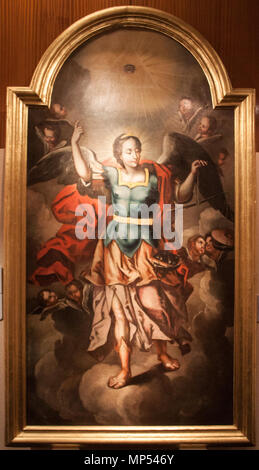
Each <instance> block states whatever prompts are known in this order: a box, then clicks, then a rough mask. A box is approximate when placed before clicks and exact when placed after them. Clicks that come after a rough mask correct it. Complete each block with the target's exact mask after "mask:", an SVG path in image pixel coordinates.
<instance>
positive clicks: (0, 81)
mask: <svg viewBox="0 0 259 470" xmlns="http://www.w3.org/2000/svg"><path fill="white" fill-rule="evenodd" d="M118 5H142V6H148V7H153V8H157V9H160V10H164V11H166V12H168V13H171V14H173V15H175V16H178V17H179V18H181V19H182V20H184V21H185V22H186V23H189V24H190V25H192V26H193V27H194V28H195V29H196V30H198V31H199V32H200V33H201V34H202V35H203V36H204V37H205V38H206V39H207V40H208V41H209V42H210V43H211V45H212V46H213V47H214V49H215V50H216V51H217V52H218V54H219V55H220V57H221V59H222V61H223V63H224V64H225V67H226V69H227V71H228V74H229V77H230V80H231V82H232V85H233V87H234V88H257V116H256V118H257V131H256V136H257V142H256V148H257V151H259V65H258V63H259V61H258V60H256V52H258V50H259V0H146V1H145V0H132V1H130V0H126V1H123V0H0V19H1V27H0V58H1V73H0V113H1V114H0V147H4V145H5V106H6V105H5V96H6V87H7V86H27V85H29V83H30V80H31V77H32V74H33V72H34V69H35V67H36V65H37V63H38V62H39V60H40V58H41V56H42V54H43V53H44V51H45V50H46V49H47V47H48V46H49V45H50V44H51V42H52V41H53V40H54V39H55V38H56V37H57V36H58V35H59V34H60V33H61V32H62V31H64V29H66V28H67V27H68V26H70V25H71V24H72V23H74V22H75V21H76V20H78V19H79V18H81V17H83V16H85V15H87V14H89V13H92V12H94V11H96V10H101V9H103V8H108V7H112V6H118ZM256 49H257V51H256Z"/></svg>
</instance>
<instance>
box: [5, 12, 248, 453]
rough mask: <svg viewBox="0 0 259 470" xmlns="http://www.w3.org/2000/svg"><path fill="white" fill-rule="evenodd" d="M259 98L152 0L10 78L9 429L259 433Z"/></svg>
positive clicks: (53, 440)
mask: <svg viewBox="0 0 259 470" xmlns="http://www.w3.org/2000/svg"><path fill="white" fill-rule="evenodd" d="M254 103H255V97H254V90H250V89H241V90H240V89H232V87H231V83H230V81H229V78H228V75H227V72H226V70H225V68H224V66H223V64H222V62H221V60H220V58H219V57H218V55H217V54H216V52H215V51H214V50H213V49H212V47H211V46H210V45H209V44H208V42H207V41H206V40H205V39H204V38H202V37H201V36H200V35H199V33H197V32H196V31H194V30H193V29H192V28H191V27H190V26H188V25H186V24H185V23H183V22H182V21H181V20H179V19H177V18H175V17H172V16H169V15H167V14H165V13H164V12H161V11H158V10H154V9H149V8H145V7H116V8H111V9H107V10H103V11H99V12H97V13H94V14H92V15H90V16H87V17H85V18H82V19H81V20H80V21H78V22H76V23H75V24H74V25H72V26H71V27H69V28H68V29H67V30H66V31H65V32H64V33H63V34H61V36H59V37H58V38H57V39H56V40H55V41H54V42H53V44H52V45H51V46H50V47H49V49H48V50H47V51H46V53H45V54H44V56H43V57H42V59H41V61H40V63H39V65H38V67H37V68H36V70H35V73H34V75H33V78H32V81H31V85H30V87H28V88H9V89H8V92H7V104H8V120H7V142H6V168H5V271H4V292H5V301H4V302H5V303H4V308H5V316H6V325H7V328H6V371H7V372H6V379H7V396H6V409H7V432H6V434H7V443H8V444H9V445H19V446H21V445H27V446H28V445H29V446H33V445H37V446H39V445H42V446H43V445H47V444H51V445H53V446H55V445H57V444H59V445H63V446H65V445H67V444H76V445H79V446H80V445H81V446H83V445H87V444H89V443H91V444H93V443H95V444H102V443H119V442H124V444H125V443H126V444H132V443H136V444H140V443H147V442H148V443H149V444H156V445H157V444H162V445H163V444H165V443H166V444H167V445H172V446H183V445H187V444H188V445H190V446H191V445H192V444H194V443H196V444H197V443H198V444H200V445H202V444H203V445H204V444H206V445H209V444H210V445H216V444H221V445H222V444H232V445H238V444H240V445H244V444H251V443H253V442H254V406H255V403H254V381H255V295H254V278H255V275H254V273H255V269H254V268H255V254H254V253H255V251H254V238H255V237H254V214H255V212H254V211H255V202H254V201H255V158H254V156H255V155H254V154H255V152H254V117H253V113H254Z"/></svg>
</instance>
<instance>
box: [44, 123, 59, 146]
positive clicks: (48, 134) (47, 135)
mask: <svg viewBox="0 0 259 470" xmlns="http://www.w3.org/2000/svg"><path fill="white" fill-rule="evenodd" d="M43 133H44V140H45V142H47V144H49V146H50V148H51V147H54V146H55V145H56V140H57V137H56V135H55V132H54V131H53V130H52V129H47V128H45V129H44V131H43Z"/></svg>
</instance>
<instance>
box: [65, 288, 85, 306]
mask: <svg viewBox="0 0 259 470" xmlns="http://www.w3.org/2000/svg"><path fill="white" fill-rule="evenodd" d="M67 297H68V298H69V299H71V300H73V301H74V302H76V303H77V304H80V303H81V302H82V291H81V290H80V289H79V288H78V287H77V286H74V285H71V286H69V287H68V288H67Z"/></svg>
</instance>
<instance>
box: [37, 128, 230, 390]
mask: <svg viewBox="0 0 259 470" xmlns="http://www.w3.org/2000/svg"><path fill="white" fill-rule="evenodd" d="M83 133H84V130H83V128H82V127H81V126H80V124H79V122H76V124H75V127H74V132H73V135H72V139H71V149H68V150H67V151H66V150H65V149H62V151H63V153H62V154H60V153H59V151H57V152H53V155H52V156H50V155H48V157H47V158H48V164H46V160H44V158H43V159H42V160H41V161H39V163H38V169H39V172H40V173H42V170H43V168H44V171H45V176H44V178H48V179H50V178H53V177H57V167H58V166H59V170H61V172H62V171H63V172H64V171H65V168H66V167H67V166H68V167H69V168H72V171H71V183H73V184H70V185H67V186H65V188H64V189H63V190H61V192H60V193H59V194H58V196H57V197H56V199H55V200H54V202H53V204H52V209H53V212H54V215H55V217H56V218H57V220H58V221H59V222H61V223H62V226H61V228H60V230H59V232H58V233H57V235H56V237H54V238H52V239H50V240H49V241H48V242H47V243H46V244H45V246H44V247H43V248H42V249H41V251H40V253H39V254H38V264H39V266H38V268H37V269H36V271H35V272H34V273H33V275H32V278H31V280H32V281H33V282H34V283H36V284H40V285H42V284H50V283H51V282H53V281H57V280H59V281H61V282H63V283H64V284H66V283H68V282H69V281H71V279H72V278H73V277H74V276H75V268H76V267H77V265H78V264H81V265H82V264H83V265H84V266H85V268H84V269H83V271H81V274H80V277H81V279H83V280H84V281H85V282H86V283H90V284H91V285H92V286H93V311H94V318H93V324H92V330H91V334H90V344H89V348H88V350H89V351H98V350H99V348H102V347H103V346H104V345H106V344H107V342H108V341H111V336H112V341H113V342H114V346H115V349H116V351H117V352H118V354H119V359H120V364H121V369H120V372H119V373H118V374H117V375H116V376H115V377H110V378H109V380H108V386H109V387H112V388H116V389H117V388H121V387H124V386H125V385H127V384H128V383H129V382H130V380H131V366H130V363H131V361H130V358H131V351H132V346H133V344H135V345H137V346H138V347H139V349H140V350H143V351H147V350H149V349H150V348H151V345H152V342H154V344H155V346H156V350H157V357H158V360H159V361H160V362H161V363H162V366H163V368H164V369H165V370H167V371H175V370H177V369H179V367H180V363H179V361H178V360H177V359H174V358H172V357H171V356H169V354H168V352H167V342H168V341H170V342H176V343H177V344H178V345H179V347H180V350H181V351H182V354H185V353H186V352H188V351H190V345H189V343H190V341H191V340H192V338H191V335H190V334H189V332H188V331H187V327H186V322H187V309H186V305H185V302H186V299H187V297H188V281H187V277H188V268H187V267H186V266H185V265H184V263H183V262H182V261H181V259H180V258H179V257H178V256H177V250H176V249H174V248H171V249H170V250H168V245H167V246H166V244H168V240H167V239H166V237H165V234H164V233H162V234H161V236H160V237H157V236H156V234H155V233H154V232H155V229H154V227H155V226H156V223H155V218H156V214H155V212H153V216H152V217H151V216H150V213H149V212H147V214H146V216H145V217H143V212H142V208H143V206H144V205H145V207H147V208H148V209H149V208H151V206H152V207H154V205H155V206H156V207H158V208H159V211H158V212H159V215H160V217H161V214H163V211H164V210H165V208H166V207H168V205H170V206H171V208H172V210H173V209H174V204H175V203H178V204H183V203H186V202H188V201H190V200H191V198H192V196H193V190H194V187H195V184H196V181H198V183H199V190H200V193H201V194H202V196H203V197H204V198H205V199H207V200H209V201H210V203H211V205H212V206H213V207H214V208H216V209H218V210H220V211H221V212H222V213H223V214H224V215H225V216H226V217H229V218H231V217H232V213H231V210H230V209H229V207H228V205H227V203H226V200H225V196H224V193H223V189H222V186H221V182H220V178H219V176H218V173H217V169H216V167H215V165H214V163H213V162H212V161H211V159H210V157H209V155H208V154H207V153H206V152H205V151H204V150H203V149H202V147H201V146H200V145H199V144H197V143H196V142H194V141H193V140H192V139H190V138H188V137H186V136H182V135H180V134H176V133H175V134H170V135H168V136H166V137H165V139H164V146H163V153H162V155H161V156H160V158H159V159H158V161H157V162H155V161H152V160H142V159H141V142H140V140H139V138H138V137H136V136H133V135H128V134H121V135H120V136H118V137H117V138H116V139H115V141H114V143H113V160H109V161H107V162H102V163H100V162H98V160H97V159H96V156H95V154H94V152H92V151H91V150H89V149H84V148H82V147H81V146H80V144H79V141H80V138H81V136H82V134H83ZM71 154H72V159H71ZM51 161H53V162H54V161H56V162H58V165H56V164H55V165H54V164H53V165H51V164H49V163H50V162H51ZM53 167H55V170H54V173H53V170H52V168H53ZM48 169H49V170H48ZM59 170H58V172H59ZM34 175H35V170H34ZM75 175H76V180H77V181H76V182H75ZM66 178H67V174H66ZM29 181H30V178H29ZM66 181H67V179H66ZM33 182H34V183H35V177H34V179H33ZM105 194H107V195H109V197H110V200H111V205H110V206H109V205H108V204H105V203H104V204H100V198H97V197H96V196H97V195H105ZM103 200H104V198H101V201H103ZM108 207H112V209H113V210H112V211H110V210H108V217H107V208H108ZM78 208H81V209H78ZM86 212H88V213H87V216H86ZM140 213H141V217H140V216H139V214H140ZM100 217H101V218H102V217H104V219H102V220H105V221H106V222H105V224H104V230H103V231H100V227H99V225H98V224H97V219H98V218H99V219H100ZM86 219H87V223H88V227H87V234H88V235H89V233H90V232H89V231H88V230H89V226H90V228H92V230H91V234H93V233H95V235H96V236H84V229H83V228H82V227H84V224H85V221H86ZM97 232H98V233H97ZM79 233H80V234H81V235H79ZM169 241H170V240H169Z"/></svg>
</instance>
